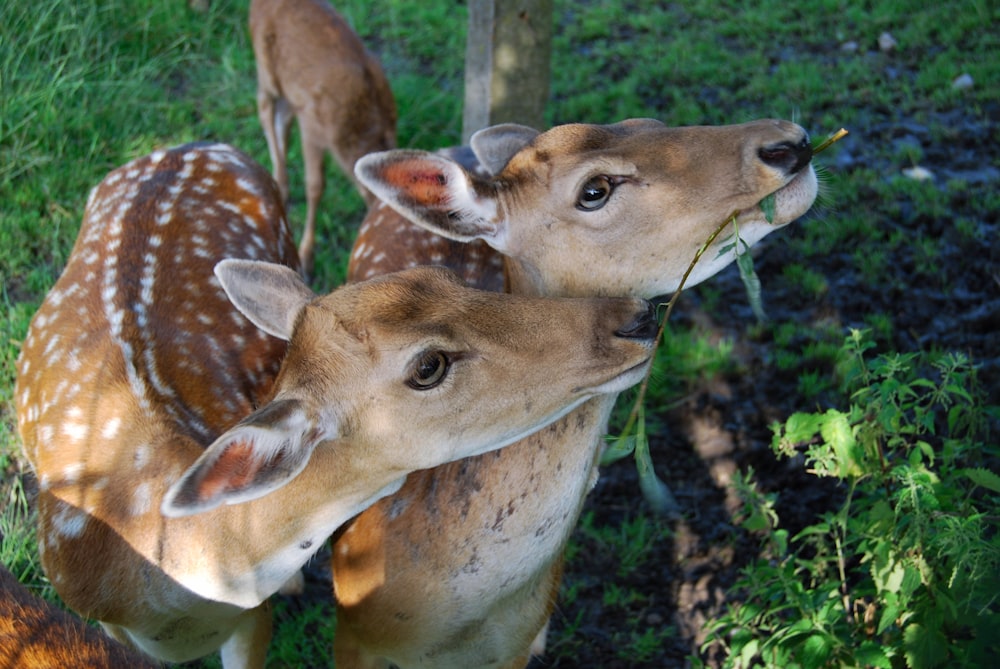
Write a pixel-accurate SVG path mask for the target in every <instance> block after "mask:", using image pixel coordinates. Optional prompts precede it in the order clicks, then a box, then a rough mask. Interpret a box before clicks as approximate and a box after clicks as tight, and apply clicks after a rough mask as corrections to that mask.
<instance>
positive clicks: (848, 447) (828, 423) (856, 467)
mask: <svg viewBox="0 0 1000 669" xmlns="http://www.w3.org/2000/svg"><path fill="white" fill-rule="evenodd" d="M824 418H825V420H824V421H823V424H822V425H821V426H820V435H821V436H822V437H823V440H824V441H826V443H827V444H828V445H829V446H830V448H832V449H833V452H834V454H835V455H836V456H837V465H838V474H839V476H840V477H841V478H847V477H850V476H860V475H861V474H863V473H864V469H863V468H862V467H861V462H860V461H861V458H862V457H863V455H864V452H863V450H862V449H861V447H860V446H859V445H858V442H857V440H856V439H855V438H854V430H853V429H851V423H850V422H849V421H848V420H847V416H845V415H844V414H843V413H841V412H839V411H833V410H831V411H828V412H827V413H826V414H824Z"/></svg>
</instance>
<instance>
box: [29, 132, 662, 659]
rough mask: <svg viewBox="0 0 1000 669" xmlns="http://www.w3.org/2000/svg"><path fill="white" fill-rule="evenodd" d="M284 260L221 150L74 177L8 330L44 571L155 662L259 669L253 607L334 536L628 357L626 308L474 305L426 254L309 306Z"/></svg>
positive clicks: (639, 308)
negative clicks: (60, 256)
mask: <svg viewBox="0 0 1000 669" xmlns="http://www.w3.org/2000/svg"><path fill="white" fill-rule="evenodd" d="M240 258H242V259H243V260H237V259H240ZM222 259H226V260H225V262H219V261H220V260H222ZM263 261H269V262H263ZM274 262H277V263H279V264H273V263H274ZM296 266H297V255H296V253H295V248H294V245H293V243H292V241H291V236H290V234H289V231H288V226H287V224H286V223H285V220H284V214H283V211H282V207H281V200H280V196H279V195H278V193H277V189H276V187H275V185H274V182H273V180H272V179H271V178H270V177H269V176H268V175H267V173H266V172H265V171H264V170H263V169H262V168H261V167H260V166H258V165H256V164H255V163H253V162H252V161H251V160H250V159H249V158H248V157H246V156H245V155H243V154H241V153H239V152H238V151H236V150H235V149H232V148H231V147H227V146H225V145H188V146H182V147H178V148H176V149H171V150H165V151H158V152H156V153H154V154H153V155H151V156H147V157H145V158H140V159H138V160H136V161H133V162H132V163H130V164H128V165H125V166H124V167H122V168H119V169H118V170H115V171H114V172H112V173H111V174H109V175H108V177H107V178H106V179H105V180H104V181H103V182H102V183H101V184H100V185H99V186H98V187H97V188H96V189H95V190H94V192H93V193H92V195H91V198H90V200H89V201H88V205H87V210H86V212H85V215H84V220H83V223H82V225H81V228H80V234H79V237H78V239H77V243H76V245H75V246H74V248H73V252H72V254H71V256H70V259H69V262H68V264H67V266H66V269H65V271H64V272H63V274H62V276H61V277H60V278H59V280H58V281H57V283H56V285H55V286H54V287H53V289H52V291H50V293H49V295H48V296H47V297H46V299H45V301H44V303H43V304H42V306H41V308H40V309H39V311H38V313H37V314H36V315H35V317H34V318H33V319H32V323H31V325H30V327H29V331H28V334H27V337H26V339H25V342H24V347H23V350H22V353H21V355H20V357H19V359H18V363H17V374H18V376H17V385H16V389H15V398H16V400H15V401H16V406H17V416H18V428H19V430H20V434H21V437H22V439H23V442H24V449H25V453H26V455H27V456H28V458H29V460H30V462H31V464H32V467H33V468H34V470H35V473H36V475H37V477H38V481H39V497H38V514H39V543H40V549H41V551H42V555H41V558H42V565H43V567H44V569H45V572H46V574H47V575H48V576H49V578H50V579H51V581H52V583H53V585H54V587H55V589H56V591H57V592H58V593H59V595H60V596H61V597H62V599H63V600H64V601H65V602H66V603H67V604H68V605H69V606H70V607H71V608H73V609H74V610H76V611H77V612H79V613H80V614H81V615H83V616H85V617H88V618H94V619H97V620H100V621H101V622H102V623H104V625H105V626H106V628H107V629H108V630H109V631H110V632H111V633H112V634H114V635H115V636H116V638H118V639H121V640H123V641H127V642H130V643H132V644H134V645H135V646H137V647H139V648H140V649H142V650H144V651H145V652H147V653H149V654H150V655H152V656H154V657H157V658H159V659H163V660H167V661H186V660H190V659H193V658H197V657H200V656H202V655H205V654H207V653H210V652H213V651H215V650H216V649H221V652H222V658H223V664H224V665H225V666H227V667H235V666H241V667H242V666H249V667H262V666H263V665H264V659H265V655H266V649H267V645H268V641H269V639H270V635H271V625H270V613H269V609H268V605H267V598H268V597H269V596H270V595H271V594H272V593H273V592H275V591H276V590H277V589H278V588H279V587H280V586H281V585H282V583H284V582H285V581H286V580H287V579H288V578H289V577H290V576H292V575H293V574H294V573H295V572H296V571H297V570H298V569H299V568H300V567H301V566H302V564H304V563H305V561H306V560H307V559H308V558H309V557H310V556H311V555H312V554H313V553H314V552H315V550H316V549H317V548H318V547H319V546H320V545H321V544H322V542H323V541H324V540H325V539H326V538H327V537H328V536H330V535H331V534H332V533H333V531H334V530H335V529H336V528H337V527H339V525H341V524H342V523H343V522H345V521H347V520H348V519H349V518H351V517H352V516H354V515H355V514H357V513H358V512H360V511H361V510H363V509H364V508H366V507H367V506H368V505H370V504H371V503H373V502H374V501H375V500H377V499H378V498H379V497H381V496H384V495H385V494H388V493H390V492H392V491H394V490H396V489H397V488H398V487H399V485H400V484H401V483H402V480H403V477H405V475H406V474H407V473H408V472H410V471H413V470H416V469H422V468H426V467H432V466H436V465H438V464H441V463H443V462H446V461H450V460H453V459H456V458H461V457H463V456H466V455H471V454H480V453H484V452H487V451H489V450H490V449H493V448H499V447H502V446H504V445H505V444H507V443H510V442H511V441H514V440H516V439H518V438H520V437H521V436H523V435H524V434H527V433H530V432H531V431H532V430H535V429H538V428H539V427H541V426H543V425H546V424H548V423H549V422H551V421H553V420H555V419H557V418H558V417H559V416H561V415H563V414H564V413H565V412H566V411H567V410H568V409H569V408H571V407H572V406H574V405H576V404H578V403H580V402H583V401H586V400H587V399H588V398H591V397H593V396H596V395H599V394H602V393H606V392H618V391H620V390H621V389H622V388H624V387H628V386H629V385H631V384H633V383H635V382H637V381H638V380H639V379H640V378H641V374H642V373H643V371H644V369H645V367H646V365H647V363H648V360H649V355H650V349H651V337H652V334H653V332H652V330H651V325H652V323H653V321H652V318H651V316H650V312H649V307H648V304H646V303H644V302H641V301H639V300H636V299H603V300H602V299H590V300H556V299H549V300H540V299H527V298H518V297H514V296H509V295H500V294H493V293H486V292H481V291H475V290H472V289H470V288H468V287H466V286H464V285H463V284H462V283H461V282H460V281H459V280H458V279H457V278H456V277H455V276H454V275H453V274H452V273H451V272H449V271H447V270H444V269H441V268H433V269H432V268H416V269H413V270H409V271H407V272H404V273H397V274H393V275H388V276H384V277H379V278H377V279H373V280H372V281H368V282H362V283H356V284H352V285H349V286H346V287H343V288H341V289H339V290H337V291H335V292H333V293H331V294H330V295H327V296H323V297H316V296H314V295H313V294H312V293H311V292H310V291H309V289H308V288H306V286H305V284H304V283H303V282H302V279H301V277H300V276H299V275H298V273H297V272H296V271H295V270H294V269H292V268H294V267H296ZM213 270H214V272H215V274H217V275H218V277H219V279H218V280H217V279H216V276H215V275H213ZM220 282H221V285H220ZM223 289H224V290H225V292H224V290H223ZM231 301H232V302H231ZM234 304H235V305H236V306H235V307H234ZM237 309H239V310H237ZM244 315H245V316H246V317H244ZM248 318H249V319H251V320H252V321H253V322H252V323H251V320H248ZM255 324H256V325H255ZM258 326H259V328H263V330H266V332H269V333H271V334H273V335H275V336H271V335H268V334H264V331H262V329H259V328H258ZM283 339H288V340H289V343H288V344H287V346H286V344H285V342H284V341H283ZM439 356H440V357H439ZM424 360H430V361H431V362H435V361H438V362H441V361H445V362H442V364H441V365H435V364H423V363H422V361H424ZM279 362H280V363H281V367H280V371H279ZM438 370H440V371H441V372H442V374H441V375H440V376H438V375H437V374H436V373H435V372H436V371H438ZM276 375H277V376H276ZM428 378H429V379H431V380H432V381H433V382H434V383H433V385H428V386H427V387H426V388H422V387H415V385H414V384H416V385H417V386H419V384H418V383H417V381H421V382H422V381H425V380H426V379H428ZM206 447H207V449H206ZM307 463H308V464H307ZM237 502H239V503H237ZM161 508H162V512H161ZM165 514H166V515H165Z"/></svg>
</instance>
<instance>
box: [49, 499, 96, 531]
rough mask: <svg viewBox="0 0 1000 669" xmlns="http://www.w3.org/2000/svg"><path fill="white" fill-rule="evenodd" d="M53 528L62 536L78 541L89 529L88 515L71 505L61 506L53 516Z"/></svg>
mask: <svg viewBox="0 0 1000 669" xmlns="http://www.w3.org/2000/svg"><path fill="white" fill-rule="evenodd" d="M52 527H53V529H55V531H56V533H57V534H59V535H60V536H63V537H66V538H68V539H76V538H77V537H79V536H80V535H81V534H83V531H84V529H86V527H87V514H85V513H83V512H82V511H80V510H78V509H75V508H73V507H72V506H69V505H61V506H60V509H59V511H58V512H57V513H56V514H55V515H54V516H52Z"/></svg>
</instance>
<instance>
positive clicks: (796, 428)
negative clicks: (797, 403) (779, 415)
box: [785, 412, 826, 442]
mask: <svg viewBox="0 0 1000 669" xmlns="http://www.w3.org/2000/svg"><path fill="white" fill-rule="evenodd" d="M824 420H826V416H825V414H815V413H801V412H797V413H793V414H792V415H791V416H789V417H788V420H786V421H785V438H786V439H788V440H789V441H793V442H800V441H809V440H810V439H812V438H813V436H814V435H815V434H816V433H817V432H819V428H820V426H821V425H822V424H823V421H824Z"/></svg>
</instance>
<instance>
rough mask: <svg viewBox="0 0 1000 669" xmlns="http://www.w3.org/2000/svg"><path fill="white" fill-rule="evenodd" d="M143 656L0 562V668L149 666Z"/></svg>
mask: <svg viewBox="0 0 1000 669" xmlns="http://www.w3.org/2000/svg"><path fill="white" fill-rule="evenodd" d="M157 666H159V665H157V664H156V663H154V662H151V661H150V660H149V659H148V658H146V657H145V656H143V655H141V654H139V653H137V652H135V651H134V650H132V649H130V648H126V647H125V646H123V645H122V644H120V643H118V642H117V641H114V640H112V639H109V638H108V637H107V636H106V635H104V634H103V633H101V631H100V630H98V629H96V628H94V627H91V626H90V625H88V624H87V623H85V622H84V621H82V620H80V619H79V618H77V617H76V616H74V615H72V614H70V613H67V612H66V611H63V610H62V609H60V608H59V607H57V606H55V605H53V604H50V603H49V602H46V601H45V600H43V599H42V598H41V597H38V596H36V595H34V594H32V593H31V592H30V591H29V590H28V589H27V588H26V587H24V586H23V585H21V583H20V582H19V581H18V580H17V578H16V577H15V576H14V574H12V573H10V571H9V570H8V569H7V568H6V567H4V566H2V565H0V669H24V668H25V667H45V668H55V667H95V668H98V669H153V668H154V667H157Z"/></svg>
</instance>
